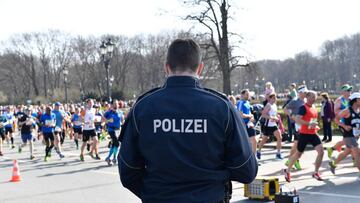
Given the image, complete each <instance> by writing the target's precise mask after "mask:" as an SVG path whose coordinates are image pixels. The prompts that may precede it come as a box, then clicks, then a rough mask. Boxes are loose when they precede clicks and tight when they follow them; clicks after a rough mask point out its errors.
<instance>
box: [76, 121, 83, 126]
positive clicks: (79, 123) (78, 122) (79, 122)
mask: <svg viewBox="0 0 360 203" xmlns="http://www.w3.org/2000/svg"><path fill="white" fill-rule="evenodd" d="M74 125H76V126H80V125H82V122H81V121H74Z"/></svg>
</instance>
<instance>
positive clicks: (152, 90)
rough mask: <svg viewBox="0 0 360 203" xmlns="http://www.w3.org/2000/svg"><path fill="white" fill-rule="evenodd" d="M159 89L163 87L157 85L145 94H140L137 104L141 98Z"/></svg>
mask: <svg viewBox="0 0 360 203" xmlns="http://www.w3.org/2000/svg"><path fill="white" fill-rule="evenodd" d="M159 89H161V87H156V88H154V89H151V90H149V91H147V92H145V93H144V94H142V95H140V96H139V97H138V98H137V99H136V102H135V104H137V103H138V102H139V101H140V100H142V99H143V98H145V97H146V96H149V95H150V94H152V93H154V92H156V91H157V90H159ZM135 104H134V105H135Z"/></svg>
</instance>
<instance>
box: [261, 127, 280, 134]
mask: <svg viewBox="0 0 360 203" xmlns="http://www.w3.org/2000/svg"><path fill="white" fill-rule="evenodd" d="M277 130H278V127H277V126H272V127H268V126H265V127H264V131H263V135H265V136H271V135H274V132H275V131H277Z"/></svg>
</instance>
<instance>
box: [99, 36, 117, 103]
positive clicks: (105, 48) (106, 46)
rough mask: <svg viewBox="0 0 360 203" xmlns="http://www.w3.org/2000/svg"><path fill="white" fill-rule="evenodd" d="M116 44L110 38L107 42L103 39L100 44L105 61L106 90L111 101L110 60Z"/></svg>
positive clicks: (102, 58)
mask: <svg viewBox="0 0 360 203" xmlns="http://www.w3.org/2000/svg"><path fill="white" fill-rule="evenodd" d="M114 46H115V44H114V43H113V42H112V41H111V39H110V38H109V39H108V40H107V42H105V41H103V42H102V43H101V45H100V54H101V61H102V62H103V63H104V66H105V70H106V90H107V98H108V101H109V102H111V93H110V79H109V69H110V61H111V58H112V54H113V51H114Z"/></svg>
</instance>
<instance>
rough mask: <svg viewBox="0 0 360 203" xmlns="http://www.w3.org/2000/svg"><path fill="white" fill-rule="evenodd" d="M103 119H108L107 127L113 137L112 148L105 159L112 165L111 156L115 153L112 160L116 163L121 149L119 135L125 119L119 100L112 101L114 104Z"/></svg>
mask: <svg viewBox="0 0 360 203" xmlns="http://www.w3.org/2000/svg"><path fill="white" fill-rule="evenodd" d="M103 121H106V127H107V130H108V133H109V135H110V137H111V143H112V144H111V148H110V151H109V154H108V156H107V157H106V159H105V161H106V162H107V163H108V165H109V166H111V160H110V159H111V156H112V155H113V159H112V162H113V163H114V165H115V164H116V158H117V152H118V149H119V145H120V144H119V140H118V138H119V135H120V127H121V124H122V122H123V121H124V115H123V112H122V111H121V110H120V109H119V108H118V100H113V101H112V106H111V109H110V110H109V111H107V112H106V113H105V114H104V117H103Z"/></svg>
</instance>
